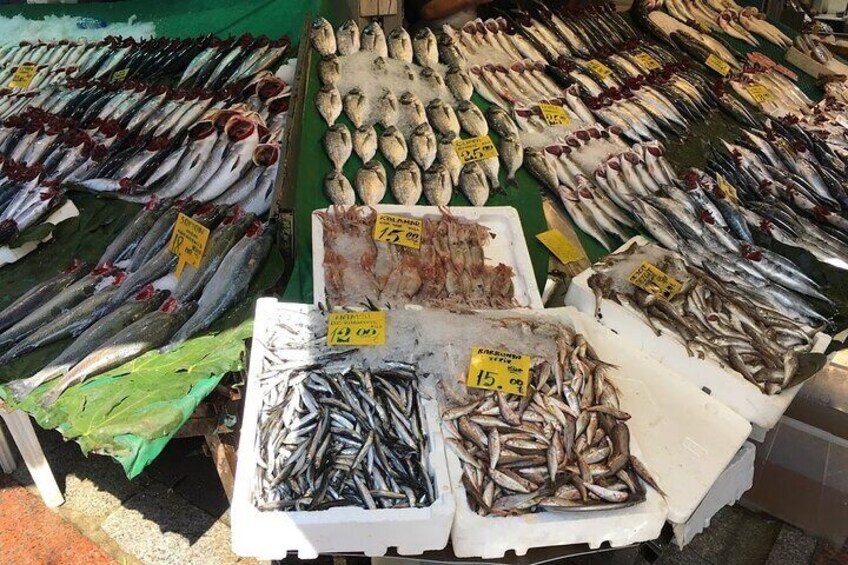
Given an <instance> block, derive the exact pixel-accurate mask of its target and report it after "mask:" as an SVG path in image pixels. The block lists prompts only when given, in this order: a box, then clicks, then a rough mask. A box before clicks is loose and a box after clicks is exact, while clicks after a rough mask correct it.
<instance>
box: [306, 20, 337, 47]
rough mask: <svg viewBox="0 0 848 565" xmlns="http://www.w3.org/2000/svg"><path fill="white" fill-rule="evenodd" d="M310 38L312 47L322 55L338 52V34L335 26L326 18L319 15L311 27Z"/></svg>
mask: <svg viewBox="0 0 848 565" xmlns="http://www.w3.org/2000/svg"><path fill="white" fill-rule="evenodd" d="M309 40H310V41H311V42H312V47H313V48H314V49H315V50H316V51H318V53H320V54H321V55H332V54H333V53H335V52H336V34H335V33H333V26H331V25H330V22H328V21H327V20H325V19H324V18H321V17H317V18H315V21H313V22H312V27H311V28H310V29H309Z"/></svg>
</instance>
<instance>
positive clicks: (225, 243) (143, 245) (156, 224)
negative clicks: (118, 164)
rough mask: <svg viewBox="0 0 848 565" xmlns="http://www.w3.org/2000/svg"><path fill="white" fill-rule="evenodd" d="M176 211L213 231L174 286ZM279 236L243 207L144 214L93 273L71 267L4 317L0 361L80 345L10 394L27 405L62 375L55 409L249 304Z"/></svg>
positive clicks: (186, 206) (46, 400)
mask: <svg viewBox="0 0 848 565" xmlns="http://www.w3.org/2000/svg"><path fill="white" fill-rule="evenodd" d="M178 213H185V214H188V215H190V216H191V217H192V219H194V220H195V221H197V222H199V223H201V224H202V225H204V226H205V227H207V228H209V229H210V230H212V233H211V234H210V236H209V240H208V241H207V245H206V249H205V252H204V255H203V259H202V260H201V263H200V267H199V268H197V269H195V268H194V267H192V266H190V265H186V266H185V268H184V270H183V273H182V275H181V277H180V278H179V279H178V280H175V279H174V276H173V274H172V272H173V271H174V268H175V267H176V264H177V257H176V255H175V254H173V253H172V252H171V251H170V250H169V249H168V246H167V243H168V241H169V240H170V237H171V232H172V230H173V227H174V222H175V220H176V217H177V214H178ZM273 237H274V226H273V224H269V223H266V224H263V223H261V222H259V220H257V219H256V216H255V215H253V214H250V213H247V214H245V213H244V212H243V211H242V210H241V209H240V208H238V207H237V206H235V207H232V208H230V209H229V210H228V209H227V208H226V207H215V206H212V205H207V206H204V207H200V208H198V205H196V204H195V203H191V202H188V203H178V204H174V205H171V204H164V203H159V204H158V205H153V204H151V205H148V206H146V207H145V208H143V209H142V210H141V211H140V212H139V213H138V215H137V216H136V217H135V218H134V219H133V220H132V221H131V222H130V223H129V224H128V225H127V227H126V228H125V229H124V230H123V231H122V232H121V233H120V234H118V236H117V237H116V238H115V239H114V240H113V242H112V243H111V244H110V245H109V247H108V248H107V249H106V251H105V252H104V255H103V257H102V258H101V260H100V261H99V263H98V265H97V267H96V268H94V269H89V268H88V267H86V266H85V265H82V264H79V263H74V265H72V267H71V268H70V269H68V270H67V271H66V272H63V273H61V274H59V275H56V276H55V277H53V278H51V279H48V280H47V281H45V282H43V283H41V284H39V285H38V286H36V287H35V288H33V289H32V290H30V291H29V292H27V293H26V294H24V295H23V296H21V297H20V298H18V299H17V300H16V301H14V302H13V303H12V304H11V305H9V306H8V307H7V308H6V309H5V310H3V311H2V312H0V330H2V333H0V348H2V349H3V351H4V352H3V354H2V357H0V363H8V362H10V361H12V360H14V359H16V358H17V357H19V356H21V355H24V354H26V353H29V352H31V351H33V350H35V349H37V348H39V347H42V346H45V345H49V344H51V343H55V342H57V341H59V340H62V339H67V338H75V341H74V342H73V343H71V344H70V345H69V346H68V347H67V348H66V349H65V350H64V352H63V353H61V354H60V355H59V356H57V357H56V358H55V359H53V360H51V361H49V362H48V363H47V364H46V365H45V366H44V367H43V368H42V369H41V370H40V371H38V372H37V373H36V374H35V375H33V376H31V377H29V378H27V379H22V380H19V381H14V382H12V383H10V384H9V385H8V387H9V389H10V390H11V391H12V392H13V394H14V395H15V397H16V398H18V399H21V398H23V397H24V396H26V395H28V394H29V393H30V392H32V391H33V390H34V389H35V388H37V387H38V386H40V385H42V384H44V383H45V382H48V381H52V380H54V379H57V378H59V377H62V379H61V380H60V381H58V382H57V383H56V384H55V385H54V386H53V387H52V388H51V389H50V391H49V392H47V393H46V394H45V395H44V397H43V399H42V403H43V404H44V405H50V404H52V403H53V402H55V401H56V399H58V397H59V396H60V395H61V394H62V393H63V392H64V391H65V390H67V389H68V388H69V387H70V386H73V385H75V384H79V383H81V382H84V381H85V380H87V379H89V378H91V377H93V376H96V375H97V374H99V373H102V372H104V371H108V370H109V369H112V368H115V367H118V366H120V365H122V364H124V363H126V362H128V361H131V360H132V359H134V358H136V357H138V356H139V355H142V354H144V353H146V352H147V351H150V350H153V349H156V348H159V347H165V349H166V350H168V349H171V348H173V347H176V346H177V345H179V344H180V343H182V342H183V341H185V340H186V339H188V338H190V337H191V336H193V335H196V334H197V333H199V332H202V331H204V330H205V329H207V328H208V327H209V326H210V325H211V324H212V323H213V322H214V321H215V320H217V319H218V318H219V317H221V316H222V315H223V314H224V313H225V312H226V311H227V310H229V309H230V308H232V307H233V306H235V305H236V304H238V302H239V301H240V300H241V299H242V298H243V297H244V295H245V294H246V292H247V289H248V286H249V284H250V282H251V280H252V279H253V277H254V276H255V274H256V273H257V272H258V271H259V268H260V267H261V266H262V264H263V260H264V258H265V257H266V256H267V254H268V252H269V251H270V248H271V243H272V241H273ZM118 265H120V267H119V266H118Z"/></svg>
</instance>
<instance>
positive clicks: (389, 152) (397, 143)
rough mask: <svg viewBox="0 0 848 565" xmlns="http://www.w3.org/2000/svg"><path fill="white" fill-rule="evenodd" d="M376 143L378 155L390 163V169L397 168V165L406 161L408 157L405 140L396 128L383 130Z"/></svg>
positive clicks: (391, 127) (390, 127)
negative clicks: (378, 150)
mask: <svg viewBox="0 0 848 565" xmlns="http://www.w3.org/2000/svg"><path fill="white" fill-rule="evenodd" d="M377 143H378V145H379V147H380V153H382V154H383V157H385V158H386V161H388V162H389V163H391V165H392V167H395V168H397V166H398V165H400V164H401V163H402V162H404V161H406V157H407V155H408V150H407V146H406V139H405V138H404V137H403V134H402V133H401V132H400V131H399V130H398V129H397V128H396V127H394V126H389V127H387V128H386V129H384V130H383V133H381V134H380V137H379V139H378V141H377Z"/></svg>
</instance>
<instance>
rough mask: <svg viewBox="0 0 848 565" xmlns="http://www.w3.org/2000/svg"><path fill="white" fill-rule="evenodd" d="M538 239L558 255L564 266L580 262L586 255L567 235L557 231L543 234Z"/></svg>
mask: <svg viewBox="0 0 848 565" xmlns="http://www.w3.org/2000/svg"><path fill="white" fill-rule="evenodd" d="M536 239H538V240H539V241H541V242H542V244H543V245H544V246H545V247H547V248H548V249H549V250H550V251H551V253H553V254H554V255H556V258H557V259H559V260H560V261H562V263H563V265H568V264H569V263H572V262H574V261H580V260H581V259H583V258H584V257H585V256H586V254H585V253H583V250H582V249H578V248H577V247H575V246H574V244H572V243H571V242H570V241H568V238H567V237H565V234H564V233H562V232H561V231H559V230H557V229H553V230H548V231H546V232H542V233H540V234H539V235H537V236H536Z"/></svg>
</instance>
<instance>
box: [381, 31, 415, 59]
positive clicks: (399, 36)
mask: <svg viewBox="0 0 848 565" xmlns="http://www.w3.org/2000/svg"><path fill="white" fill-rule="evenodd" d="M386 42H387V44H388V50H389V57H391V58H392V59H397V60H398V61H403V62H404V63H411V62H412V38H410V37H409V33H408V32H407V31H406V30H405V29H404V28H402V27H398V28H395V29H394V30H392V31H391V32H390V33H389V36H388V37H387V38H386Z"/></svg>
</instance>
